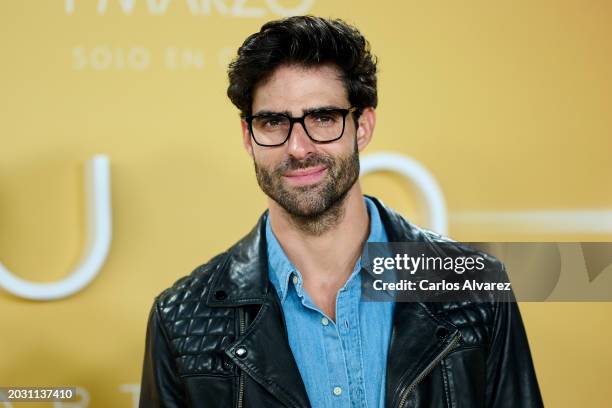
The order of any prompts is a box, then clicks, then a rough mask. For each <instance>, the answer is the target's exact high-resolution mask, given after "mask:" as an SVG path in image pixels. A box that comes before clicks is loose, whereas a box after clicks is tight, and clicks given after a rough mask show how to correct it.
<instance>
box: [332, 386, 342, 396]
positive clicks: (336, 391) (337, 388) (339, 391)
mask: <svg viewBox="0 0 612 408" xmlns="http://www.w3.org/2000/svg"><path fill="white" fill-rule="evenodd" d="M340 394H342V388H340V387H334V395H336V396H338V395H340Z"/></svg>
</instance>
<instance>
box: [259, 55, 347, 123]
mask: <svg viewBox="0 0 612 408" xmlns="http://www.w3.org/2000/svg"><path fill="white" fill-rule="evenodd" d="M341 75H342V74H341V72H340V70H339V69H338V68H337V67H335V66H334V65H320V66H316V67H304V66H298V65H281V66H280V67H278V68H277V69H276V70H274V72H273V73H272V74H271V75H270V77H269V78H268V79H267V80H266V81H264V82H262V83H260V84H258V85H257V86H256V87H255V91H254V93H253V107H252V109H253V113H254V114H256V113H257V112H258V111H264V110H265V111H274V112H283V111H289V112H291V113H292V114H293V115H299V114H301V113H302V112H303V111H304V110H306V109H312V108H316V107H321V106H338V107H344V108H346V107H348V105H349V101H348V96H347V93H346V89H345V86H344V82H343V81H342V76H341Z"/></svg>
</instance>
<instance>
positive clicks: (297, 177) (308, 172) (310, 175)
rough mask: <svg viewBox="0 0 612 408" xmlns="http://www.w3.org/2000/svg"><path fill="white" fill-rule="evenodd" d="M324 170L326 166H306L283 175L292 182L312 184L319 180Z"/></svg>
mask: <svg viewBox="0 0 612 408" xmlns="http://www.w3.org/2000/svg"><path fill="white" fill-rule="evenodd" d="M326 171H327V167H325V166H316V167H308V168H305V169H297V170H291V171H288V172H286V173H285V174H284V177H285V178H286V179H287V180H288V181H289V182H291V183H292V184H296V185H304V184H312V183H316V182H318V181H319V180H321V179H322V178H323V176H324V175H325V172H326Z"/></svg>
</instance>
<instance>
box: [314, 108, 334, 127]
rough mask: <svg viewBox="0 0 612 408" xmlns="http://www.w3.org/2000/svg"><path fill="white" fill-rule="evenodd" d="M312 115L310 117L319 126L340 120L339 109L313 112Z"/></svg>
mask: <svg viewBox="0 0 612 408" xmlns="http://www.w3.org/2000/svg"><path fill="white" fill-rule="evenodd" d="M310 116H311V118H310V119H311V120H312V121H313V122H315V123H316V124H317V125H319V126H325V125H333V124H335V123H337V122H338V121H339V120H340V113H339V112H337V111H323V112H313V113H311V114H310Z"/></svg>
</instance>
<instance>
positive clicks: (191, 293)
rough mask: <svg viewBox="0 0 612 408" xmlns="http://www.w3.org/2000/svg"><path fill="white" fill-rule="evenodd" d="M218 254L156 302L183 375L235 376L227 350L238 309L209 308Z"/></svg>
mask: <svg viewBox="0 0 612 408" xmlns="http://www.w3.org/2000/svg"><path fill="white" fill-rule="evenodd" d="M225 257H226V253H222V254H219V255H217V256H215V257H214V258H213V259H211V260H210V261H209V262H207V263H205V264H203V265H201V266H199V267H198V268H196V269H195V270H194V271H193V272H192V273H191V274H190V275H188V276H185V277H183V278H181V279H179V280H178V281H176V282H175V283H174V285H172V287H170V288H168V289H166V290H165V291H163V292H162V293H161V294H160V295H159V296H158V297H157V300H156V305H157V309H158V312H159V316H160V320H161V322H162V326H163V329H164V331H165V334H166V337H167V340H168V343H169V344H170V347H171V349H172V352H173V356H174V359H175V362H176V365H177V368H178V371H179V374H180V375H197V374H208V375H233V369H232V365H231V364H230V363H229V362H228V361H227V359H226V357H225V354H224V350H225V349H226V348H227V346H228V345H229V344H230V343H232V342H233V341H234V340H235V338H236V327H235V316H234V315H235V310H234V309H233V308H223V307H221V308H219V307H209V306H207V305H206V299H207V296H208V291H209V288H210V286H211V280H212V278H213V276H214V272H215V271H216V270H217V269H218V268H219V267H220V266H221V265H222V263H223V261H224V259H225Z"/></svg>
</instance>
